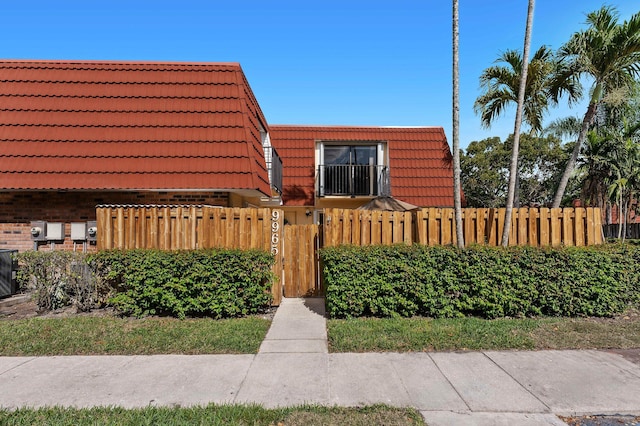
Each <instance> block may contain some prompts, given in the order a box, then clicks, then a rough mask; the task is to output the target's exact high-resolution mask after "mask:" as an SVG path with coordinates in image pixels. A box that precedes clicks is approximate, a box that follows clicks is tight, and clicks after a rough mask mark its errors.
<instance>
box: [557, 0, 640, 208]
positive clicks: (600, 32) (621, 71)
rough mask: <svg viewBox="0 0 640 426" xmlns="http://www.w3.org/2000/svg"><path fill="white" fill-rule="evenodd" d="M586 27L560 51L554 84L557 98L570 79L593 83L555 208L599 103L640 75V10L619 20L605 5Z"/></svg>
mask: <svg viewBox="0 0 640 426" xmlns="http://www.w3.org/2000/svg"><path fill="white" fill-rule="evenodd" d="M587 24H588V25H589V27H588V28H587V29H586V30H583V31H580V32H577V33H575V34H573V35H572V36H571V38H570V39H569V41H568V42H567V43H566V44H565V45H563V46H562V47H561V48H560V50H559V56H560V59H561V61H562V62H563V63H564V65H563V70H562V72H560V73H558V74H557V75H556V78H555V84H554V90H553V94H554V100H557V99H558V97H559V96H560V95H561V94H562V93H563V89H562V87H563V86H565V85H566V84H567V82H572V83H573V84H574V85H577V84H579V79H580V78H582V77H584V76H588V77H590V78H591V79H592V80H593V82H592V86H591V90H590V98H589V106H588V107H587V111H586V112H585V114H584V117H583V119H582V127H581V129H580V134H579V136H578V140H577V142H576V144H575V147H574V149H573V152H572V154H571V157H570V158H569V161H568V162H567V165H566V168H565V170H564V173H563V174H562V177H561V179H560V182H559V184H558V189H557V191H556V195H555V197H554V200H553V207H559V206H560V203H561V202H562V198H563V196H564V192H565V189H566V187H567V183H568V182H569V178H570V177H571V174H572V173H573V170H574V168H575V165H576V162H577V159H578V155H579V154H580V150H581V148H582V145H583V144H584V141H585V139H586V137H587V133H588V131H589V128H590V126H591V124H592V123H593V121H594V118H595V117H596V114H597V112H598V106H599V105H600V104H601V103H603V102H606V101H607V97H611V98H616V97H620V91H625V90H628V89H629V88H630V87H631V86H632V85H633V81H634V77H636V76H637V75H638V74H640V12H638V13H636V14H634V15H633V16H632V17H631V18H630V19H629V20H628V21H624V22H623V23H619V22H618V14H617V12H616V10H615V9H614V8H612V7H608V6H604V7H602V8H601V9H600V10H598V11H595V12H591V13H589V14H588V15H587Z"/></svg>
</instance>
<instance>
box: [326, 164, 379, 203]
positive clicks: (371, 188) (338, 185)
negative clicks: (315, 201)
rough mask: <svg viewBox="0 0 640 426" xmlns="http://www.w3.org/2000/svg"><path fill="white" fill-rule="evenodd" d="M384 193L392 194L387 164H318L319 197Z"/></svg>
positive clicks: (370, 195) (375, 195)
mask: <svg viewBox="0 0 640 426" xmlns="http://www.w3.org/2000/svg"><path fill="white" fill-rule="evenodd" d="M384 195H390V188H389V168H388V167H387V166H374V165H345V164H331V165H320V166H318V196H319V197H326V196H350V197H377V196H384Z"/></svg>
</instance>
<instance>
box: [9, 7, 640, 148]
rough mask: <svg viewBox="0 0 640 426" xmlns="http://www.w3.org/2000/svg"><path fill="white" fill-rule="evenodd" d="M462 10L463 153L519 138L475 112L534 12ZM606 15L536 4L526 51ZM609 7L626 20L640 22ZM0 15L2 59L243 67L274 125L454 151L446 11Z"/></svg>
mask: <svg viewBox="0 0 640 426" xmlns="http://www.w3.org/2000/svg"><path fill="white" fill-rule="evenodd" d="M459 2H460V77H461V85H460V91H461V97H460V100H461V108H460V119H461V130H460V143H461V145H462V146H463V147H464V146H466V145H468V143H469V142H471V141H473V140H480V139H482V138H485V137H488V136H500V137H503V138H504V137H506V136H507V135H508V134H509V133H511V132H512V131H513V115H514V114H513V113H509V114H505V115H504V116H502V117H501V118H500V119H499V120H498V121H496V123H495V124H494V125H493V126H492V128H491V129H483V128H482V127H481V125H480V119H479V117H478V116H477V115H475V114H474V112H473V102H474V100H475V99H476V97H477V96H478V95H479V94H480V88H479V84H478V77H479V75H480V73H481V72H482V70H483V69H484V68H486V67H488V66H490V65H492V63H493V61H494V60H495V59H496V58H497V57H498V55H499V54H500V53H501V52H503V51H505V50H507V49H520V50H521V49H522V44H523V35H524V27H525V20H526V12H527V1H526V0H501V1H498V0H483V1H477V0H459ZM602 4H605V3H603V2H601V1H594V0H562V1H558V0H538V1H537V2H536V10H535V17H534V28H533V42H532V51H534V50H535V49H537V48H538V47H539V46H540V45H542V44H546V45H549V46H551V47H552V48H554V49H556V48H558V47H559V46H560V45H561V44H562V43H564V42H565V41H566V40H567V39H568V38H569V37H570V35H571V34H572V33H573V32H575V31H577V30H579V29H580V28H583V27H584V21H585V14H586V13H587V12H590V11H593V10H596V9H598V8H600V7H601V6H602ZM606 4H611V5H614V6H617V8H618V11H619V12H620V15H621V18H622V19H626V18H628V17H629V16H631V14H633V13H635V12H637V11H638V10H640V8H639V7H638V4H637V2H635V1H629V0H617V1H611V2H608V3H606ZM0 11H1V13H0V40H2V44H1V45H0V46H1V47H0V57H2V58H5V59H91V60H145V61H199V62H200V61H205V62H240V64H241V65H242V67H243V69H244V72H245V74H246V75H247V79H248V80H249V84H250V85H251V87H252V89H253V91H254V93H255V95H256V97H257V99H258V102H259V103H260V106H261V107H262V110H263V112H264V114H265V116H266V118H267V121H268V122H269V123H270V124H346V125H375V126H443V127H444V128H445V131H446V133H447V136H448V137H449V141H450V142H449V143H451V139H450V138H451V2H450V1H446V0H394V1H391V0H389V1H377V0H369V1H360V0H341V1H340V0H339V1H334V0H322V1H316V0H297V1H284V0H271V1H269V0H261V1H253V0H252V1H243V0H235V1H229V0H209V1H205V0H201V1H195V0H182V1H162V0H156V1H135V0H126V1H120V0H108V1H105V0H90V1H88V0H84V1H65V0H58V1H50V0H48V1H30V0H20V1H17V0H7V1H4V2H3V4H2V6H1V7H0ZM585 109H586V104H585V103H583V104H580V105H577V106H576V107H575V108H574V109H573V110H569V109H568V108H567V107H561V108H558V109H554V110H551V111H550V113H549V115H548V117H547V122H549V121H551V120H552V119H553V118H556V117H563V116H566V115H582V114H583V113H584V110H585ZM513 110H515V107H514V108H512V109H511V111H513Z"/></svg>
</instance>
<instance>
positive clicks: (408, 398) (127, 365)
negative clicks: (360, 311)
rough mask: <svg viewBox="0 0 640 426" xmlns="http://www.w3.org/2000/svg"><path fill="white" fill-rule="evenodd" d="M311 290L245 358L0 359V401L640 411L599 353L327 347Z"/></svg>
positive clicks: (448, 411)
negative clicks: (345, 349)
mask: <svg viewBox="0 0 640 426" xmlns="http://www.w3.org/2000/svg"><path fill="white" fill-rule="evenodd" d="M322 303H323V301H322V300H321V299H306V300H303V299H285V300H283V303H282V305H281V306H280V307H279V308H278V310H277V312H276V315H275V317H274V320H273V323H272V326H271V328H270V330H269V333H268V334H267V336H266V339H265V340H264V342H263V344H262V346H261V347H260V351H259V353H258V354H257V355H199V356H186V355H158V356H73V357H0V395H2V397H1V398H0V406H2V407H4V408H15V407H23V406H36V407H38V406H46V405H64V406H75V407H88V406H96V405H117V406H123V407H144V406H147V405H182V406H186V405H196V404H200V405H204V404H207V403H210V402H215V403H249V402H254V403H258V404H262V405H264V406H266V407H276V406H289V405H298V404H303V403H313V404H323V405H340V406H355V405H369V404H375V403H385V404H390V405H394V406H411V407H415V408H416V409H418V410H420V412H421V413H422V415H423V416H424V418H425V420H426V421H427V423H428V424H429V425H430V426H435V425H451V424H477V425H485V424H487V425H489V424H491V425H494V424H505V425H511V424H519V425H540V424H549V425H564V423H563V422H561V421H560V420H559V419H558V418H557V417H556V416H555V415H556V414H562V415H575V414H578V415H580V414H636V415H637V414H640V365H637V364H634V363H632V362H630V361H627V360H625V359H624V358H623V357H622V356H620V355H617V354H613V353H608V352H604V351H536V352H494V351H489V352H465V353H443V352H439V353H363V354H355V353H346V354H344V353H343V354H329V353H328V351H327V340H326V339H327V336H326V327H325V325H326V323H325V319H324V307H323V304H322Z"/></svg>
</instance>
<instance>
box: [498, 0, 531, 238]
mask: <svg viewBox="0 0 640 426" xmlns="http://www.w3.org/2000/svg"><path fill="white" fill-rule="evenodd" d="M534 6H535V0H529V8H528V10H527V26H526V29H525V32H524V51H523V52H522V72H521V73H520V87H519V88H518V108H517V109H516V122H515V125H514V129H513V148H512V151H511V169H510V170H509V191H508V192H507V211H506V213H505V217H504V232H503V233H502V246H503V247H506V246H507V245H509V232H510V231H511V215H512V214H513V199H514V197H515V192H516V178H517V176H518V154H519V152H520V127H521V126H522V110H523V107H524V95H525V88H526V86H527V70H528V68H529V48H530V46H531V27H532V26H533V8H534Z"/></svg>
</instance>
